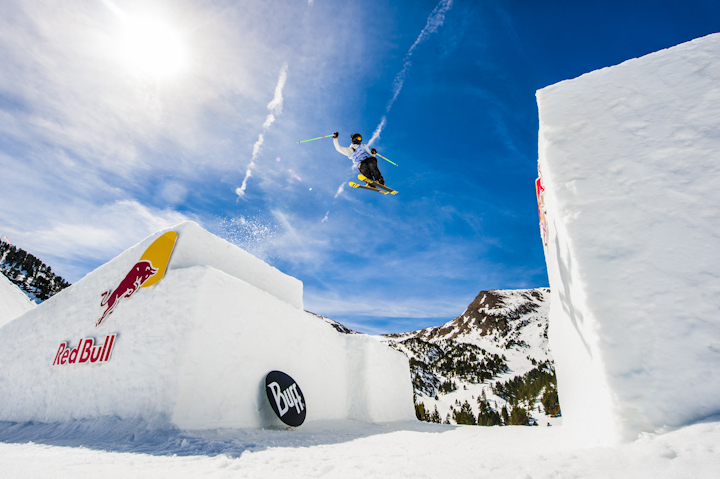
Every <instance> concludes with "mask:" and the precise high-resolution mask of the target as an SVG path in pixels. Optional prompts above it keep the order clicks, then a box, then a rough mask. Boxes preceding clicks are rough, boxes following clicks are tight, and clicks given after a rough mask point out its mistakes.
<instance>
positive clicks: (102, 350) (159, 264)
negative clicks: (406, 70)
mask: <svg viewBox="0 0 720 479" xmlns="http://www.w3.org/2000/svg"><path fill="white" fill-rule="evenodd" d="M175 240H177V233H175V232H174V231H169V232H167V233H165V234H164V235H162V236H160V237H159V238H158V239H156V240H155V241H153V243H152V244H151V245H150V246H149V247H148V249H146V250H145V252H144V253H143V255H142V256H141V257H140V261H138V262H137V263H135V266H133V267H132V269H131V270H130V271H129V272H128V273H127V274H126V275H125V278H124V279H123V280H122V281H120V284H119V285H118V286H117V287H116V288H114V289H111V290H108V291H106V292H105V293H103V294H102V299H101V300H100V308H101V310H102V312H101V314H100V317H99V319H98V320H97V321H96V322H95V327H99V326H100V325H101V324H102V323H103V322H104V321H105V320H106V319H107V317H108V316H109V315H110V314H111V313H112V312H113V311H114V310H115V308H117V306H118V304H119V303H120V300H121V299H128V298H130V297H132V296H133V295H134V294H135V293H136V292H137V291H138V290H139V289H140V288H146V287H148V286H152V285H153V284H155V283H157V282H158V281H160V280H161V279H162V278H163V276H164V275H165V270H166V269H167V265H168V262H169V261H170V255H171V254H172V250H173V248H174V247H175ZM116 336H117V333H114V334H111V335H107V336H105V341H104V342H103V344H102V345H101V344H97V345H96V344H95V340H94V339H93V338H83V339H80V341H79V342H78V345H77V347H75V348H73V349H70V348H69V347H68V345H67V343H66V342H63V343H60V347H59V349H58V351H57V353H56V354H55V360H54V361H53V366H63V365H66V364H93V363H104V362H107V361H108V360H109V359H110V357H111V354H112V351H113V346H114V344H115V338H116Z"/></svg>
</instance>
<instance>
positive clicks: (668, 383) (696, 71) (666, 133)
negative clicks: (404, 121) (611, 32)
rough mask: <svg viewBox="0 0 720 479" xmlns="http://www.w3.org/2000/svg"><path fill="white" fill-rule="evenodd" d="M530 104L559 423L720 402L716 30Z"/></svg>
mask: <svg viewBox="0 0 720 479" xmlns="http://www.w3.org/2000/svg"><path fill="white" fill-rule="evenodd" d="M537 100H538V106H539V111H540V132H539V169H540V174H541V175H540V176H541V178H542V182H543V184H544V188H545V193H544V212H545V213H546V221H547V237H546V247H545V254H546V260H547V267H548V275H549V280H550V288H551V291H552V292H551V294H552V297H551V307H550V313H549V318H550V348H551V351H552V354H553V356H554V357H555V361H556V367H557V377H558V389H559V395H560V403H561V407H562V412H563V424H564V426H566V427H568V428H571V429H573V430H575V431H576V432H578V433H580V434H584V435H585V436H586V439H587V440H588V441H589V442H593V441H595V442H600V443H613V442H618V441H624V440H630V439H632V438H634V437H636V436H637V434H638V433H639V432H641V431H654V430H659V429H662V428H663V427H678V426H683V425H686V424H689V423H692V422H694V421H697V420H700V419H702V418H705V417H708V416H711V415H714V414H718V413H720V381H718V371H720V249H719V248H718V245H719V244H720V243H719V242H718V240H719V239H720V34H715V35H710V36H707V37H704V38H700V39H697V40H694V41H692V42H689V43H685V44H682V45H679V46H676V47H674V48H670V49H668V50H663V51H660V52H657V53H653V54H651V55H647V56H645V57H642V58H638V59H633V60H630V61H627V62H625V63H622V64H621V65H618V66H614V67H611V68H605V69H602V70H598V71H595V72H592V73H589V74H587V75H584V76H582V77H579V78H577V79H574V80H569V81H564V82H561V83H558V84H556V85H552V86H550V87H547V88H544V89H542V90H540V91H538V93H537ZM541 229H542V228H541Z"/></svg>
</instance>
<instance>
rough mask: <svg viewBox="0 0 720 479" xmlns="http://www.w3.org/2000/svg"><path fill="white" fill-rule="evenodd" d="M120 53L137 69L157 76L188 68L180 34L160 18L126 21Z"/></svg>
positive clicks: (168, 74) (174, 73)
mask: <svg viewBox="0 0 720 479" xmlns="http://www.w3.org/2000/svg"><path fill="white" fill-rule="evenodd" d="M122 56H123V59H124V61H125V63H126V64H127V65H128V66H129V67H130V68H132V69H133V70H135V71H136V72H138V73H140V74H143V75H148V76H152V77H155V78H158V79H160V78H168V77H172V76H175V75H177V74H178V73H180V72H182V71H183V70H185V68H186V67H187V48H186V46H185V44H184V42H183V39H182V37H181V36H180V35H179V34H178V33H177V31H176V30H174V29H173V28H171V27H170V26H169V25H167V24H166V23H163V22H162V21H159V20H153V19H142V20H134V21H128V22H127V23H126V27H125V32H124V35H123V40H122Z"/></svg>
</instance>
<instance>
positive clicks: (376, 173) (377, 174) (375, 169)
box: [363, 156, 385, 185]
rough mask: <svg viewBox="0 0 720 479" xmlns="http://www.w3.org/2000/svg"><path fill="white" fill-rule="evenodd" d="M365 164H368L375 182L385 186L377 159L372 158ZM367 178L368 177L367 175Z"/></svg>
mask: <svg viewBox="0 0 720 479" xmlns="http://www.w3.org/2000/svg"><path fill="white" fill-rule="evenodd" d="M365 162H367V163H368V168H369V169H370V171H371V172H372V177H373V178H374V180H375V181H377V182H378V183H380V184H381V185H384V184H385V180H384V179H383V177H382V175H381V174H380V169H379V168H378V165H377V158H375V157H374V156H371V157H370V158H368V159H367V160H365V161H364V162H363V163H365ZM363 174H364V175H365V173H363ZM365 176H367V175H365Z"/></svg>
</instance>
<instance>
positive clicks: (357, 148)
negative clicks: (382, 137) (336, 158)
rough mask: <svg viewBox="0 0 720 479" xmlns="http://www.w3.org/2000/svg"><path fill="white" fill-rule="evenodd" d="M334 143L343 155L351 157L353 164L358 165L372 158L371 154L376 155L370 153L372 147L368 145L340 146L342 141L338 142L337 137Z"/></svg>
mask: <svg viewBox="0 0 720 479" xmlns="http://www.w3.org/2000/svg"><path fill="white" fill-rule="evenodd" d="M333 144H334V145H335V149H336V150H337V151H338V152H340V153H342V154H343V155H345V156H347V157H348V158H350V159H351V160H352V162H353V166H358V165H359V164H360V163H362V162H363V160H365V159H367V158H370V157H371V156H375V155H373V154H372V153H370V149H368V147H367V145H365V144H362V145H350V146H340V143H338V140H337V138H333Z"/></svg>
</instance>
